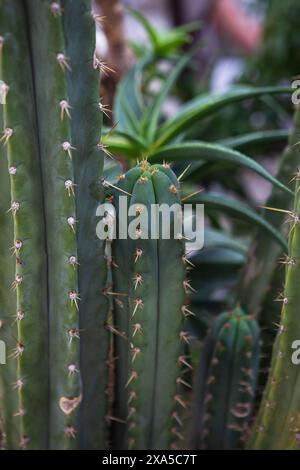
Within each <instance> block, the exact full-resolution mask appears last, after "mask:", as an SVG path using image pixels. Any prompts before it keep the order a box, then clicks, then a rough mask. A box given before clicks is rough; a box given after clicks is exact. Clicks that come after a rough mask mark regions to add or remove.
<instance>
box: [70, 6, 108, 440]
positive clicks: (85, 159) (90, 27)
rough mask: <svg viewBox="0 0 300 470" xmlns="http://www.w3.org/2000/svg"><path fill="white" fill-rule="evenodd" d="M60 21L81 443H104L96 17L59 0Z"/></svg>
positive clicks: (104, 313)
mask: <svg viewBox="0 0 300 470" xmlns="http://www.w3.org/2000/svg"><path fill="white" fill-rule="evenodd" d="M62 7H63V16H62V18H63V22H64V31H65V40H66V53H67V56H68V57H69V59H70V65H71V71H68V87H69V99H70V104H71V106H72V109H71V116H72V120H71V135H72V145H74V147H75V148H76V151H74V153H73V163H74V177H75V184H76V206H77V218H78V229H77V241H78V262H79V266H78V272H79V292H80V297H81V302H80V304H79V315H80V329H81V330H82V334H81V342H80V349H81V352H80V355H81V358H80V361H81V375H82V385H83V402H82V405H81V413H80V428H81V433H80V445H81V447H83V448H92V449H99V448H104V447H105V441H106V439H107V434H106V428H107V426H106V421H105V418H106V414H107V400H106V394H105V392H106V387H107V357H108V340H109V335H108V331H107V330H106V329H105V324H106V321H107V312H108V300H107V298H106V297H105V295H104V294H103V289H104V287H105V285H106V276H107V272H106V271H107V269H106V260H105V259H104V244H103V241H101V240H99V239H98V238H97V237H96V223H97V221H96V218H95V214H96V209H97V206H98V204H99V202H100V201H101V200H102V197H103V194H102V193H100V188H101V187H102V186H101V185H100V181H101V176H102V169H103V161H104V158H103V157H104V155H103V152H102V150H101V148H100V147H99V145H98V143H99V141H100V132H101V125H102V111H101V107H100V103H99V90H100V83H99V82H100V74H99V68H98V65H99V64H100V63H99V62H98V61H97V60H96V58H95V55H94V54H95V38H96V36H95V23H96V22H97V21H98V17H97V16H95V15H93V14H92V11H91V2H90V0H83V1H80V2H78V1H77V0H64V1H63V2H62Z"/></svg>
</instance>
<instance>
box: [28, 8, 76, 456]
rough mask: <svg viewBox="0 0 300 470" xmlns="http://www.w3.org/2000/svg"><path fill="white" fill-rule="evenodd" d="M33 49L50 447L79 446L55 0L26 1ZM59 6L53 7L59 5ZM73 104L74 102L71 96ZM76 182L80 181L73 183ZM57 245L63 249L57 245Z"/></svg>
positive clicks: (62, 63)
mask: <svg viewBox="0 0 300 470" xmlns="http://www.w3.org/2000/svg"><path fill="white" fill-rule="evenodd" d="M27 7H28V16H29V24H30V33H31V48H32V54H33V64H34V79H35V85H36V99H37V113H38V123H39V128H38V131H39V142H40V153H41V162H42V174H43V185H44V194H45V214H46V234H47V255H48V285H49V324H50V336H49V338H50V387H51V388H50V398H51V409H50V448H55V449H70V448H74V447H76V442H77V438H78V416H77V415H78V407H79V404H80V401H81V397H82V390H81V379H80V372H79V367H80V365H79V362H80V353H79V343H80V341H79V338H80V337H81V331H80V327H79V314H78V310H79V304H80V292H79V287H78V275H77V263H73V262H71V259H77V258H78V255H77V243H76V232H77V224H78V222H79V221H78V218H77V215H76V207H75V198H74V197H73V194H70V193H69V192H68V191H67V190H66V187H65V183H66V181H72V182H74V174H73V165H72V159H73V157H74V154H75V153H76V151H77V149H76V148H75V147H74V145H73V142H72V138H71V124H70V118H69V116H68V113H67V112H65V113H62V104H61V103H62V101H66V102H68V103H69V97H68V90H67V72H68V71H71V70H72V64H71V61H70V58H69V57H68V56H67V53H66V50H65V43H64V34H63V26H62V14H63V10H62V8H61V6H60V4H58V3H57V2H55V5H54V2H51V1H48V0H28V1H27ZM54 7H55V8H54ZM70 106H72V103H70ZM75 189H76V188H75ZM58 247H59V249H58Z"/></svg>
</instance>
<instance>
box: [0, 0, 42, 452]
mask: <svg viewBox="0 0 300 470" xmlns="http://www.w3.org/2000/svg"><path fill="white" fill-rule="evenodd" d="M24 18H25V17H24V7H23V5H22V4H20V2H17V1H2V2H1V30H2V32H1V34H2V35H3V44H2V48H1V76H2V79H3V81H4V83H5V84H6V85H7V86H8V87H9V93H7V96H6V99H5V104H4V131H3V135H2V145H4V146H5V147H6V153H7V160H8V171H7V175H9V176H7V177H9V178H10V188H11V203H10V208H9V212H10V215H11V217H12V219H13V227H14V237H13V240H7V243H6V249H7V250H8V251H9V243H10V246H12V251H13V255H14V256H15V260H16V270H15V275H14V279H13V280H12V288H13V289H14V290H15V292H16V304H15V309H14V312H10V313H11V314H12V315H13V316H14V320H13V317H11V320H10V321H11V322H12V323H13V322H14V321H15V323H16V325H17V337H16V344H15V347H14V349H13V351H12V352H11V354H10V356H9V360H14V361H16V362H17V376H16V379H15V383H14V384H13V383H11V384H10V393H12V394H18V408H17V409H16V410H15V411H14V419H15V420H16V423H18V424H16V426H18V427H19V432H20V435H19V447H20V448H29V449H44V448H46V439H47V424H48V413H47V409H48V379H47V377H48V372H47V369H48V349H47V341H48V328H47V302H46V299H47V290H46V282H45V281H46V256H45V251H44V230H43V224H44V217H43V197H42V190H41V174H40V166H39V158H38V145H37V140H36V139H35V137H34V136H35V131H36V117H35V108H34V101H33V88H32V75H31V64H30V57H29V55H28V50H29V47H28V40H27V35H26V24H25V21H24ZM20 70H22V73H18V71H20ZM13 331H14V329H13V328H12V332H13ZM7 392H8V391H7ZM33 416H34V417H35V420H34V422H33V419H32V418H33Z"/></svg>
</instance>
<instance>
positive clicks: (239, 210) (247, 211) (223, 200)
mask: <svg viewBox="0 0 300 470" xmlns="http://www.w3.org/2000/svg"><path fill="white" fill-rule="evenodd" d="M187 202H188V203H190V204H204V205H205V206H207V207H208V208H209V209H216V210H221V211H223V212H226V213H227V214H229V215H232V216H233V217H236V218H238V219H241V220H245V221H246V222H249V223H251V224H252V225H256V226H258V227H259V228H260V229H262V230H264V231H265V232H267V233H268V235H269V236H270V237H271V238H273V239H274V240H276V242H277V243H278V244H279V245H280V246H281V247H282V248H283V249H284V250H287V243H286V241H285V239H284V238H283V236H282V235H281V234H280V232H279V231H278V230H276V229H275V228H274V227H273V225H271V224H270V223H269V222H267V221H266V220H265V219H264V218H263V217H262V216H261V215H259V214H258V213H257V212H255V211H254V210H253V209H252V208H251V207H249V206H248V205H246V204H244V203H241V202H240V201H237V200H235V199H232V198H230V197H228V196H226V195H224V194H217V193H213V192H209V193H200V194H197V195H195V196H192V197H191V198H189V199H188V200H187Z"/></svg>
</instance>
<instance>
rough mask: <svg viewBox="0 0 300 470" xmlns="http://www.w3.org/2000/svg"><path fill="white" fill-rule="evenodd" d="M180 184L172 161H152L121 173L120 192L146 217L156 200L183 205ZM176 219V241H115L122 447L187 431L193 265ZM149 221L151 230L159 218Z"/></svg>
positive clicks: (166, 441)
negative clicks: (187, 317)
mask: <svg viewBox="0 0 300 470" xmlns="http://www.w3.org/2000/svg"><path fill="white" fill-rule="evenodd" d="M178 186H179V185H178V182H177V180H176V177H175V175H174V174H173V172H172V171H171V170H170V169H169V168H168V166H167V165H165V166H163V165H153V166H151V165H149V164H148V163H147V162H142V163H141V164H139V165H138V166H137V167H135V168H133V169H131V170H130V171H129V172H128V173H126V174H125V175H121V176H120V178H119V183H118V187H119V189H120V190H122V191H126V193H127V194H130V195H131V196H127V201H128V207H132V206H133V205H134V204H135V211H136V212H135V214H136V215H140V217H143V215H142V214H143V209H142V208H141V207H143V206H145V207H146V208H147V209H148V214H150V206H151V204H163V203H164V204H166V205H167V206H172V205H173V204H180V199H179V189H178ZM121 195H122V196H124V192H119V191H115V192H114V203H115V207H116V215H117V228H120V227H122V223H121V221H120V217H119V216H120V214H122V209H121V208H120V202H119V197H120V196H121ZM142 205H143V206H142ZM135 214H134V216H133V217H135ZM174 217H176V215H174ZM171 220H172V222H171V239H169V240H168V239H163V238H162V233H161V232H157V234H158V238H157V239H150V238H149V239H146V238H143V237H146V234H145V233H143V229H142V232H141V233H138V234H137V239H136V240H133V239H130V238H128V239H127V240H122V239H119V238H118V235H117V238H116V240H114V241H113V244H112V250H113V264H112V266H113V276H114V290H115V291H116V293H119V294H120V296H119V297H118V298H116V299H115V320H114V328H115V329H116V331H117V332H118V333H119V334H117V335H116V336H115V342H116V357H117V360H116V364H115V366H116V385H117V389H116V409H115V414H116V416H117V418H119V419H121V420H122V421H123V424H122V423H117V426H116V430H115V437H116V441H117V442H116V446H117V448H121V447H123V448H125V447H128V448H130V449H168V448H170V447H172V446H173V447H174V446H175V442H176V441H177V440H178V436H180V431H179V430H178V422H179V423H180V421H181V420H180V418H179V415H180V413H181V411H182V409H183V407H185V406H186V405H185V403H184V401H183V399H182V396H181V387H182V385H181V380H182V377H181V375H182V370H181V361H180V358H181V356H182V354H183V353H182V351H183V343H184V338H185V339H186V336H185V333H184V332H183V321H184V315H183V313H182V306H183V305H184V302H185V290H184V279H185V265H184V261H183V256H184V241H183V240H182V239H174V236H173V238H172V231H174V219H172V218H171ZM148 222H149V224H148V233H150V230H151V228H154V225H153V224H156V223H157V219H154V220H153V219H152V220H151V221H150V220H149V221H148ZM123 228H124V227H123ZM126 228H127V227H125V229H126ZM144 231H146V229H145V230H144ZM180 286H182V287H180ZM120 334H121V335H122V336H120ZM124 394H125V396H127V398H128V405H127V404H126V400H125V401H124ZM124 402H125V403H124Z"/></svg>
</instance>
